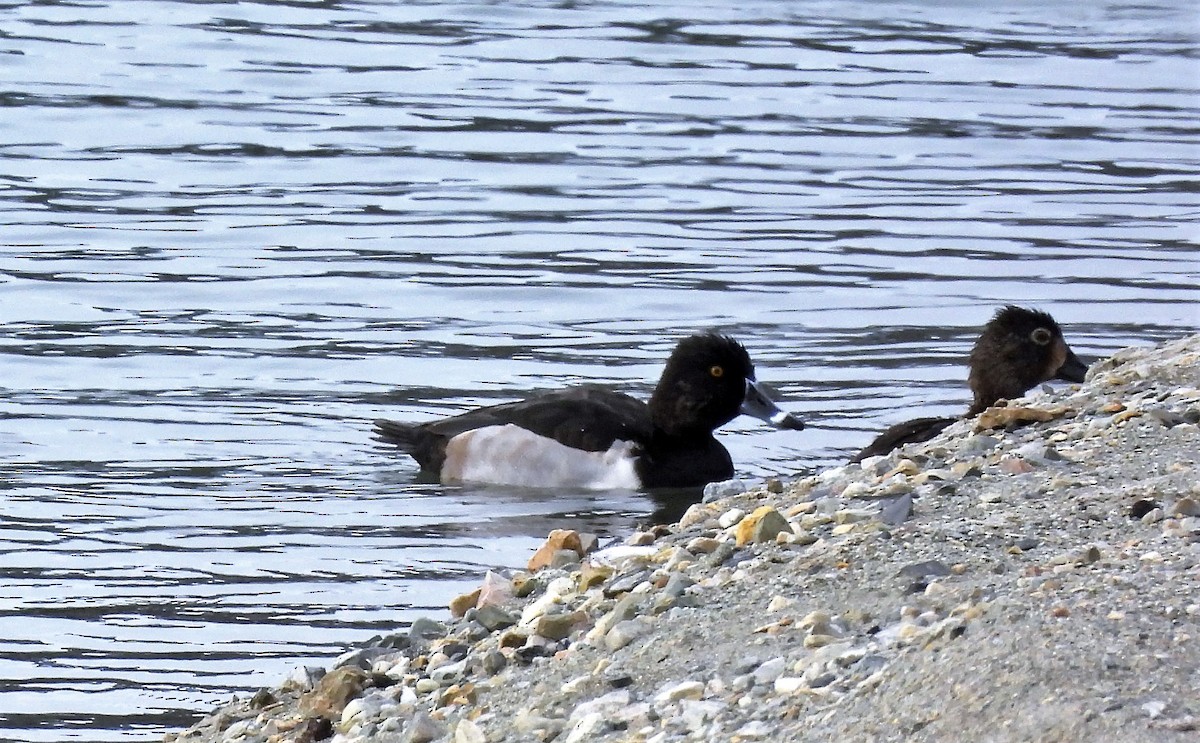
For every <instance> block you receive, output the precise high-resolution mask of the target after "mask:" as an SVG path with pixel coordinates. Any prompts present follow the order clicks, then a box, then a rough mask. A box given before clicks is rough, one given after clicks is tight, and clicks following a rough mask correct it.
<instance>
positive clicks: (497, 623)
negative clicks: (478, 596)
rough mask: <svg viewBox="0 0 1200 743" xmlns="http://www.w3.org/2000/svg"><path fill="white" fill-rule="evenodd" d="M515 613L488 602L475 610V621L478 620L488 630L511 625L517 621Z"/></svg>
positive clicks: (493, 630)
mask: <svg viewBox="0 0 1200 743" xmlns="http://www.w3.org/2000/svg"><path fill="white" fill-rule="evenodd" d="M517 619H518V617H517V615H516V614H513V613H512V612H510V611H505V610H504V609H501V608H500V607H499V606H496V605H495V604H489V605H487V606H483V607H481V608H479V609H476V610H475V621H476V622H479V624H481V625H482V626H483V627H484V628H485V629H487V630H488V631H489V632H495V631H496V630H501V629H504V628H505V627H511V626H513V625H514V624H516V623H517Z"/></svg>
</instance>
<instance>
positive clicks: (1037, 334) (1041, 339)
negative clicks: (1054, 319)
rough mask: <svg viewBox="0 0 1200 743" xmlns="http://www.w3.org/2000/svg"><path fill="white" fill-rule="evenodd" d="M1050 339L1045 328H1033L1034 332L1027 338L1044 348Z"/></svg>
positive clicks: (1048, 332)
mask: <svg viewBox="0 0 1200 743" xmlns="http://www.w3.org/2000/svg"><path fill="white" fill-rule="evenodd" d="M1051 337H1052V336H1051V334H1050V331H1049V330H1047V329H1046V328H1035V329H1034V331H1033V332H1032V333H1030V334H1029V338H1030V339H1031V340H1032V341H1033V342H1034V343H1036V344H1038V345H1039V346H1044V345H1046V344H1047V343H1049V342H1050V338H1051Z"/></svg>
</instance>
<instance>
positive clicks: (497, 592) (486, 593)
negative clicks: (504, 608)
mask: <svg viewBox="0 0 1200 743" xmlns="http://www.w3.org/2000/svg"><path fill="white" fill-rule="evenodd" d="M512 597H513V584H512V581H511V580H509V579H507V578H505V577H504V576H502V575H499V574H497V573H495V572H493V571H491V570H489V571H487V572H486V573H484V574H483V582H482V583H481V584H480V586H479V600H478V601H477V602H476V603H475V607H476V608H480V609H481V608H483V607H485V606H495V605H498V604H503V603H506V602H508V601H509V600H510V599H512Z"/></svg>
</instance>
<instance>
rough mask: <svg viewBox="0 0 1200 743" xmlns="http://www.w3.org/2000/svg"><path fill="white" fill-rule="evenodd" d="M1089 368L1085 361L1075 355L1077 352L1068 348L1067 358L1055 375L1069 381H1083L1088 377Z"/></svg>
mask: <svg viewBox="0 0 1200 743" xmlns="http://www.w3.org/2000/svg"><path fill="white" fill-rule="evenodd" d="M1087 370H1088V367H1087V364H1085V363H1083V362H1082V361H1081V360H1080V359H1079V357H1078V356H1076V355H1075V352H1074V351H1072V350H1071V349H1070V348H1068V349H1067V360H1066V361H1064V362H1063V365H1062V366H1060V367H1058V372H1057V373H1056V374H1055V375H1054V376H1056V377H1058V378H1059V379H1064V380H1066V381H1068V382H1082V381H1084V379H1085V378H1086V375H1087Z"/></svg>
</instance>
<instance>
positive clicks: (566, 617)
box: [534, 611, 588, 640]
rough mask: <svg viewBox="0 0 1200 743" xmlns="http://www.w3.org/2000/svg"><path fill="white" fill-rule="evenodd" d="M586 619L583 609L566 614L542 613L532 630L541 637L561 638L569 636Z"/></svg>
mask: <svg viewBox="0 0 1200 743" xmlns="http://www.w3.org/2000/svg"><path fill="white" fill-rule="evenodd" d="M587 619H588V615H587V613H586V612H583V611H573V612H570V613H566V614H543V615H542V616H540V617H538V620H537V624H536V625H535V629H534V631H535V632H537V633H538V634H539V635H541V636H542V637H547V638H549V639H551V640H562V639H565V638H566V637H568V636H570V634H571V633H572V632H573V631H574V630H575V628H576V627H578V626H580V625H581V624H583V623H584V622H586V621H587Z"/></svg>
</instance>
